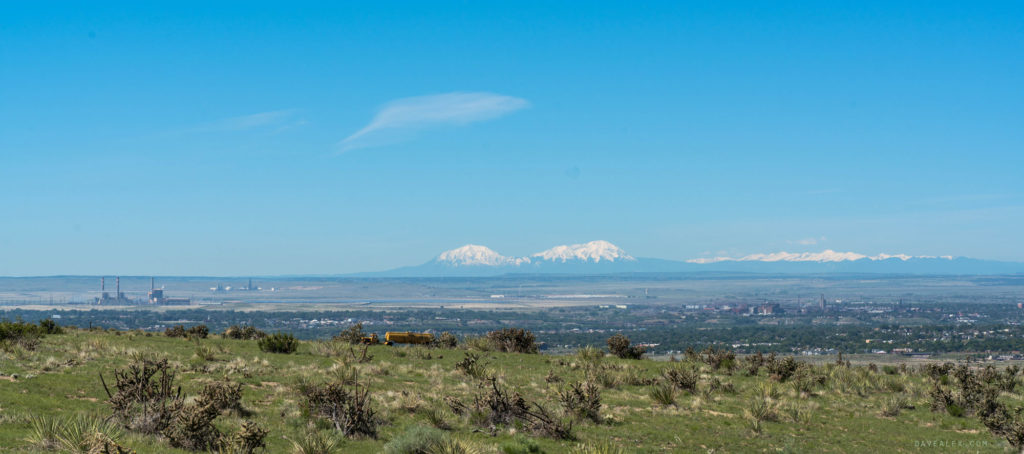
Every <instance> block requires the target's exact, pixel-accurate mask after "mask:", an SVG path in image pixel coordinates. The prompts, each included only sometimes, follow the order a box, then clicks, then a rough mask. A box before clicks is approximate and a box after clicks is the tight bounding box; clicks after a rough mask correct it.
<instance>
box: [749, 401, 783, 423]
mask: <svg viewBox="0 0 1024 454" xmlns="http://www.w3.org/2000/svg"><path fill="white" fill-rule="evenodd" d="M744 412H745V413H746V414H747V416H748V417H750V418H754V419H757V420H758V421H777V420H778V419H779V415H778V412H777V411H776V406H775V405H774V404H772V402H771V401H769V400H768V399H767V398H765V397H763V396H762V397H755V398H753V399H751V400H750V403H749V404H747V408H746V410H744Z"/></svg>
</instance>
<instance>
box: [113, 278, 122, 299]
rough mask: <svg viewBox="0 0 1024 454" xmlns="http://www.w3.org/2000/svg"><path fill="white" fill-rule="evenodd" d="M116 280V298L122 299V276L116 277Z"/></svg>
mask: <svg viewBox="0 0 1024 454" xmlns="http://www.w3.org/2000/svg"><path fill="white" fill-rule="evenodd" d="M114 282H115V283H116V284H117V290H115V292H116V293H114V298H117V299H121V276H117V277H115V278H114Z"/></svg>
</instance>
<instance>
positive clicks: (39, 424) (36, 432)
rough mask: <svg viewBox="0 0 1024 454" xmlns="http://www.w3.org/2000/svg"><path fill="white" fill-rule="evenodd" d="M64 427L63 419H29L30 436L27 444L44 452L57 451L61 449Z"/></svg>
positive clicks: (27, 438) (37, 417)
mask: <svg viewBox="0 0 1024 454" xmlns="http://www.w3.org/2000/svg"><path fill="white" fill-rule="evenodd" d="M62 427H63V421H62V420H61V418H50V417H41V416H34V417H32V418H31V419H29V435H28V436H27V437H25V442H27V443H28V444H30V445H32V447H34V448H38V449H40V450H43V451H52V450H55V449H57V448H58V447H60V432H61V429H62Z"/></svg>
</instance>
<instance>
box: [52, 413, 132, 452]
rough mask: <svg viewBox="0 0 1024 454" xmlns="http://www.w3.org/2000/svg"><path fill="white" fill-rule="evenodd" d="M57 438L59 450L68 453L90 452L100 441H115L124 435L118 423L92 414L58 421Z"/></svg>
mask: <svg viewBox="0 0 1024 454" xmlns="http://www.w3.org/2000/svg"><path fill="white" fill-rule="evenodd" d="M60 424H61V426H62V427H61V428H60V430H59V434H58V437H57V439H58V440H59V442H60V450H61V451H63V452H70V453H83V454H85V453H91V452H94V451H93V449H94V448H95V447H96V446H97V445H98V444H100V443H104V442H105V441H107V440H111V441H116V440H117V439H119V438H121V437H122V436H123V435H124V429H122V428H121V426H120V425H118V424H116V423H114V422H113V421H110V420H108V419H106V418H101V417H99V416H94V415H78V416H76V417H74V418H67V419H64V420H62V421H60Z"/></svg>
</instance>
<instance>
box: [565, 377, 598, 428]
mask: <svg viewBox="0 0 1024 454" xmlns="http://www.w3.org/2000/svg"><path fill="white" fill-rule="evenodd" d="M558 400H559V401H560V402H561V403H562V408H564V409H565V411H566V412H567V413H569V414H572V415H574V416H576V417H577V418H580V419H589V420H592V421H594V422H597V423H599V422H601V389H600V388H598V386H597V385H596V384H594V382H591V381H585V382H582V383H579V382H575V383H569V385H568V386H567V387H565V388H564V389H561V390H559V391H558Z"/></svg>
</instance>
